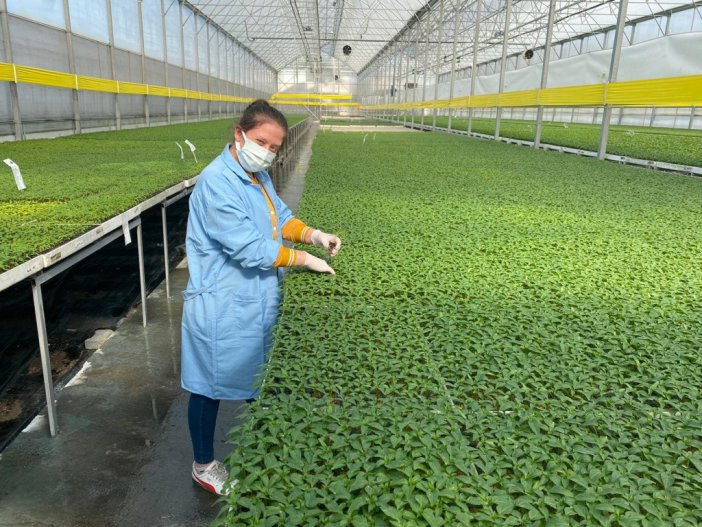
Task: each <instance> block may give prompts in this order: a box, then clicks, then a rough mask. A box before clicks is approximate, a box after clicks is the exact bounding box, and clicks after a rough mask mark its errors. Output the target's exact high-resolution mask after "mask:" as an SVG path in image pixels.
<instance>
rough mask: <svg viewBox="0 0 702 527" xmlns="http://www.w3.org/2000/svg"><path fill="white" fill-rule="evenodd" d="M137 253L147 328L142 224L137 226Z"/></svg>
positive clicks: (143, 311)
mask: <svg viewBox="0 0 702 527" xmlns="http://www.w3.org/2000/svg"><path fill="white" fill-rule="evenodd" d="M137 251H138V253H139V288H140V289H141V320H142V323H143V325H144V327H146V319H147V314H146V273H145V270H144V237H143V235H142V229H141V222H140V223H139V225H137Z"/></svg>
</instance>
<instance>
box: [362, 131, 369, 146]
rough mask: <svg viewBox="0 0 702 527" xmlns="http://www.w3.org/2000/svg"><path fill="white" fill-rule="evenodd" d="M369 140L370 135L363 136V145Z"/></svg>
mask: <svg viewBox="0 0 702 527" xmlns="http://www.w3.org/2000/svg"><path fill="white" fill-rule="evenodd" d="M367 138H368V134H366V135H364V136H363V144H364V145H365V144H366V139H367Z"/></svg>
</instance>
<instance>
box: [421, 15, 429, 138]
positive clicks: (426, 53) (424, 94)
mask: <svg viewBox="0 0 702 527" xmlns="http://www.w3.org/2000/svg"><path fill="white" fill-rule="evenodd" d="M427 18H428V15H427ZM428 71H429V21H428V20H427V40H426V43H425V46H424V79H423V81H422V120H421V123H420V124H421V125H422V129H424V107H425V105H426V103H427V73H428Z"/></svg>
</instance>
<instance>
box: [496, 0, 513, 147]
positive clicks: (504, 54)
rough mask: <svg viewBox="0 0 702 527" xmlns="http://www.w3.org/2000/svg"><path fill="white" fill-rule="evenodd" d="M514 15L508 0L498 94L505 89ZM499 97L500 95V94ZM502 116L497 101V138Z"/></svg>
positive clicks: (510, 0) (510, 2) (510, 1)
mask: <svg viewBox="0 0 702 527" xmlns="http://www.w3.org/2000/svg"><path fill="white" fill-rule="evenodd" d="M511 17H512V0H507V4H506V6H505V27H504V30H503V32H502V60H500V88H499V90H498V92H497V93H498V94H501V93H502V92H504V91H505V69H506V67H507V44H508V43H509V19H510V18H511ZM498 97H499V95H498ZM501 118H502V107H501V106H500V103H499V101H498V102H497V108H496V117H495V139H499V138H500V120H501Z"/></svg>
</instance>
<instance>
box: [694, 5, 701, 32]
mask: <svg viewBox="0 0 702 527" xmlns="http://www.w3.org/2000/svg"><path fill="white" fill-rule="evenodd" d="M692 31H702V7H698V8H697V9H695V17H694V19H693V20H692Z"/></svg>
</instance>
